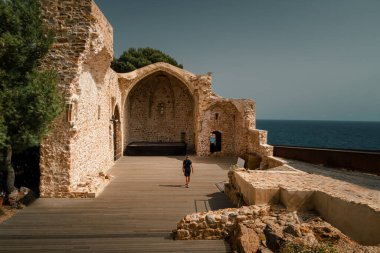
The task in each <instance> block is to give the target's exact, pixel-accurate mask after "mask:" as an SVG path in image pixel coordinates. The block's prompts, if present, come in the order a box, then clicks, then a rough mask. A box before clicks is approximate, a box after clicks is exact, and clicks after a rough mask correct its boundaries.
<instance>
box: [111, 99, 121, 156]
mask: <svg viewBox="0 0 380 253" xmlns="http://www.w3.org/2000/svg"><path fill="white" fill-rule="evenodd" d="M112 123H113V150H114V160H115V161H116V160H117V159H119V158H120V157H121V155H122V143H121V122H120V111H119V107H118V106H117V105H116V106H115V110H114V113H113V115H112Z"/></svg>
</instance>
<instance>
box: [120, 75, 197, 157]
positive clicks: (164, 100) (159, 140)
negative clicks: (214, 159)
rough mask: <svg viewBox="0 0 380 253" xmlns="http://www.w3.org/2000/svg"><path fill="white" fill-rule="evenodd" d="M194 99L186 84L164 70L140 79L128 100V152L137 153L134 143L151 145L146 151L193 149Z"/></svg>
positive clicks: (126, 144) (129, 153) (182, 150)
mask: <svg viewBox="0 0 380 253" xmlns="http://www.w3.org/2000/svg"><path fill="white" fill-rule="evenodd" d="M193 100H194V99H193V96H192V94H191V93H190V91H189V89H188V88H187V86H186V84H184V83H183V82H182V81H181V80H179V79H178V78H176V77H175V76H173V75H171V74H169V73H167V72H165V71H157V72H154V73H152V74H150V75H148V76H146V77H145V78H143V79H142V80H140V81H139V82H138V83H137V84H136V85H135V86H134V87H133V88H132V90H131V91H130V92H129V94H128V96H127V100H126V103H125V115H126V124H125V125H126V129H125V143H124V144H125V154H128V155H132V154H134V152H130V151H131V150H132V149H131V148H132V147H134V148H135V150H136V148H137V147H138V148H139V149H140V151H143V149H142V148H143V147H145V150H148V149H149V148H148V147H151V149H150V151H149V152H146V153H145V154H146V155H152V154H155V155H159V154H161V155H165V154H166V155H167V154H173V155H174V154H178V155H179V154H183V153H186V152H192V151H194V147H195V134H194V101H193ZM166 151H167V152H166Z"/></svg>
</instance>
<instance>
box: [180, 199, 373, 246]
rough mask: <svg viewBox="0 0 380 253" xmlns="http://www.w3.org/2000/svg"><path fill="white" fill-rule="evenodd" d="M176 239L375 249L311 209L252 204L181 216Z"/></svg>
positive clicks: (242, 243) (244, 244) (254, 244)
mask: <svg viewBox="0 0 380 253" xmlns="http://www.w3.org/2000/svg"><path fill="white" fill-rule="evenodd" d="M174 233H175V238H176V239H180V240H195V239H208V240H210V239H226V240H229V242H230V243H231V245H232V248H233V250H234V251H235V252H263V253H264V252H267V253H269V252H284V253H285V252H321V253H322V252H344V253H345V252H347V253H354V252H355V253H359V252H367V253H379V252H380V246H379V247H368V246H362V245H360V244H357V243H356V242H354V241H352V240H350V238H348V237H347V236H345V235H344V234H343V233H341V232H340V231H339V230H338V229H336V228H334V227H333V226H331V225H330V224H329V223H327V222H326V221H324V220H322V219H321V218H320V217H319V216H318V214H316V213H313V212H296V211H294V212H289V211H287V210H286V209H285V208H284V207H282V206H279V205H276V206H269V205H260V206H257V205H252V206H243V207H241V208H229V209H221V210H217V211H212V212H201V213H194V214H191V215H187V216H185V217H184V218H183V219H182V220H181V221H180V222H179V223H178V224H177V229H176V230H175V231H174Z"/></svg>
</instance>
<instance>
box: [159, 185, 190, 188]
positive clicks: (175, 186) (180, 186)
mask: <svg viewBox="0 0 380 253" xmlns="http://www.w3.org/2000/svg"><path fill="white" fill-rule="evenodd" d="M159 186H161V187H180V188H182V187H184V185H182V184H160V185H159Z"/></svg>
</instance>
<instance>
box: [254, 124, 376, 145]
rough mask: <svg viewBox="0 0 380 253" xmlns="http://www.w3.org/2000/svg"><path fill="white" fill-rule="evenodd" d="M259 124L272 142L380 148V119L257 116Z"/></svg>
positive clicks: (259, 127) (275, 143) (279, 143)
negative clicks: (311, 119) (310, 119)
mask: <svg viewBox="0 0 380 253" xmlns="http://www.w3.org/2000/svg"><path fill="white" fill-rule="evenodd" d="M256 128H257V129H262V130H267V131H268V143H269V144H271V145H286V146H299V147H316V148H337V149H351V150H374V151H380V122H357V121H309V120H257V121H256Z"/></svg>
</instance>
